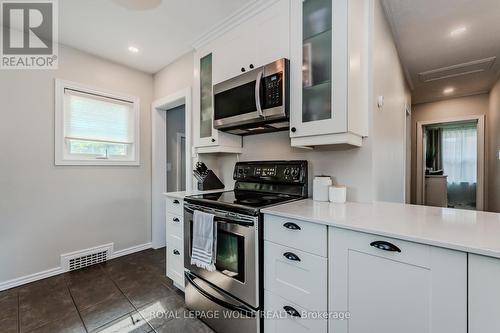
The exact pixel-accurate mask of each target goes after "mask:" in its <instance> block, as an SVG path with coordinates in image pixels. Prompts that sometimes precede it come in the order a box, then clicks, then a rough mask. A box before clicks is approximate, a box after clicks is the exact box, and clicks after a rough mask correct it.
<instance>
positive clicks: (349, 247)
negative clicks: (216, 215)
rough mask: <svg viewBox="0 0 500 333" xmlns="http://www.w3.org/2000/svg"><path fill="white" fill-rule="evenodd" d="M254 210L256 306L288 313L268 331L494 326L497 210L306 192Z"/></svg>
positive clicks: (478, 329) (499, 242)
mask: <svg viewBox="0 0 500 333" xmlns="http://www.w3.org/2000/svg"><path fill="white" fill-rule="evenodd" d="M263 213H264V215H265V217H264V221H265V224H264V239H265V244H264V256H265V272H264V274H265V285H264V288H265V292H266V304H267V306H266V309H267V310H273V311H278V310H282V309H287V310H288V311H287V313H289V314H291V315H290V318H289V319H288V320H273V319H268V320H267V324H266V332H268V333H272V332H282V331H284V330H285V329H286V331H287V332H305V331H307V330H309V331H311V330H313V331H315V332H336V333H338V332H340V333H347V332H349V333H365V332H394V333H399V332H406V333H422V332H428V333H438V332H454V333H465V332H469V333H485V332H487V333H489V332H498V331H499V330H500V319H499V317H498V313H499V311H500V306H499V305H498V302H497V301H496V300H498V299H500V282H499V281H500V260H499V259H500V214H495V213H486V212H477V211H466V210H456V209H448V208H437V207H425V206H415V205H406V204H398V203H385V202H377V203H372V204H363V203H346V204H332V203H328V202H315V201H312V200H309V199H308V200H301V201H297V202H293V203H288V204H283V205H278V206H274V207H270V208H266V209H264V210H263ZM325 309H327V313H328V316H326V317H323V318H319V319H314V320H313V319H311V318H310V316H309V315H308V314H310V313H324V312H325ZM339 318H342V319H339ZM346 318H349V319H346ZM304 328H307V329H306V330H304Z"/></svg>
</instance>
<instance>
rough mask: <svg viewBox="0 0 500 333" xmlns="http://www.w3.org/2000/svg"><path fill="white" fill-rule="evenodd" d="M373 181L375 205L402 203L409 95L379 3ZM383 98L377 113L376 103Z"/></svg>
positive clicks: (375, 42)
mask: <svg viewBox="0 0 500 333" xmlns="http://www.w3.org/2000/svg"><path fill="white" fill-rule="evenodd" d="M373 4H374V10H373V17H374V20H373V21H374V22H373V41H372V43H373V44H372V45H373V60H372V64H373V90H372V91H373V97H372V100H373V104H372V107H373V110H374V111H373V181H374V189H375V193H374V197H375V200H377V201H391V202H405V197H406V187H407V185H406V183H407V181H406V180H407V168H406V159H407V154H406V152H407V145H406V141H407V140H406V105H411V97H410V91H409V88H408V86H407V84H406V79H405V75H404V72H403V68H402V65H401V62H400V59H399V55H398V52H397V49H396V46H395V43H394V40H393V36H392V33H391V30H390V27H389V24H388V23H387V20H386V19H385V15H384V11H383V8H382V5H381V3H380V1H379V0H375V1H374V2H373ZM378 96H384V106H383V108H381V109H378V107H377V106H376V99H377V97H378Z"/></svg>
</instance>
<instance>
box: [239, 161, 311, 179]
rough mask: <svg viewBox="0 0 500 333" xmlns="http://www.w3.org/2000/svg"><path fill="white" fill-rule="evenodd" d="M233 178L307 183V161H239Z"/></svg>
mask: <svg viewBox="0 0 500 333" xmlns="http://www.w3.org/2000/svg"><path fill="white" fill-rule="evenodd" d="M233 178H234V180H236V181H250V182H273V183H285V184H286V183H292V184H298V183H300V184H302V183H307V161H265V162H238V163H236V166H235V168H234V174H233Z"/></svg>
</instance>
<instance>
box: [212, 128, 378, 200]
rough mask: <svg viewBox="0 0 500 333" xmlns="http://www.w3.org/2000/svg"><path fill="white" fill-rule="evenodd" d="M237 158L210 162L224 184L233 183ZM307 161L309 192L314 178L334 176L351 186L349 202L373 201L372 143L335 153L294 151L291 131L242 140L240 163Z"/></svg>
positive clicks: (222, 157) (328, 151) (366, 141)
mask: <svg viewBox="0 0 500 333" xmlns="http://www.w3.org/2000/svg"><path fill="white" fill-rule="evenodd" d="M237 158H238V156H237V155H219V156H218V158H217V160H216V161H215V162H216V164H215V165H214V162H213V161H209V162H208V163H207V164H208V165H209V167H214V168H215V169H216V171H217V174H218V175H219V176H220V177H221V180H222V181H223V182H224V184H225V185H226V186H227V185H230V184H233V183H234V181H233V180H232V175H233V168H234V164H235V162H236V161H237ZM287 159H295V160H300V159H304V160H307V161H309V189H310V193H312V191H311V190H312V187H311V185H312V178H313V177H314V176H315V175H331V176H333V177H334V179H335V182H336V183H337V184H345V185H347V186H348V200H351V201H360V202H370V201H372V188H371V180H372V177H371V167H370V166H371V142H370V140H369V139H366V140H365V141H364V143H363V147H362V148H359V149H351V150H343V151H332V150H324V149H323V150H308V149H300V148H292V147H291V146H290V138H289V136H288V132H277V133H270V134H260V135H253V136H247V137H244V138H243V153H242V154H241V155H240V156H239V160H241V161H252V160H257V161H260V160H287Z"/></svg>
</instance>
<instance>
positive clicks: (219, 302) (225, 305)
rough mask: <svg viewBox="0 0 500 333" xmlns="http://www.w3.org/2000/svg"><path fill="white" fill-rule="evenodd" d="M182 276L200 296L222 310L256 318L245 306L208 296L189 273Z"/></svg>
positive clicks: (253, 312)
mask: <svg viewBox="0 0 500 333" xmlns="http://www.w3.org/2000/svg"><path fill="white" fill-rule="evenodd" d="M184 276H185V277H186V280H187V281H188V282H189V283H190V284H191V285H192V286H193V287H194V288H195V289H196V290H197V291H198V292H199V293H200V294H202V295H203V296H205V297H206V298H208V299H209V300H210V301H212V302H214V303H215V304H217V305H220V306H222V307H223V308H226V309H229V310H233V311H237V312H239V313H241V314H244V315H245V316H247V317H255V316H256V315H255V311H252V310H250V309H249V308H247V307H245V306H242V305H235V304H231V303H229V302H226V301H223V300H221V299H219V298H217V297H215V296H212V295H210V294H209V293H208V292H206V291H205V290H203V289H202V288H201V287H200V286H199V285H197V284H196V282H194V280H193V278H192V274H190V273H189V272H184Z"/></svg>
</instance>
